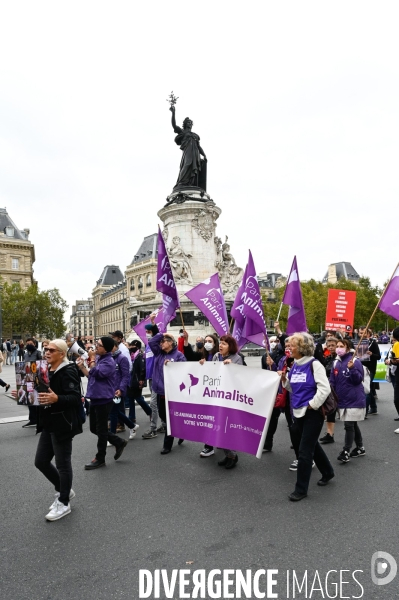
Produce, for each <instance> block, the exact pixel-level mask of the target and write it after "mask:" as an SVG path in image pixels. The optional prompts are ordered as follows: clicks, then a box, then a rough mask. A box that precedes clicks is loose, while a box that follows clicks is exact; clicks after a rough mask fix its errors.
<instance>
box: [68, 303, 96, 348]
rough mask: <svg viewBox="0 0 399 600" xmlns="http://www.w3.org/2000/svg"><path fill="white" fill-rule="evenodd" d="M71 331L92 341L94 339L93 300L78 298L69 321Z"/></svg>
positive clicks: (75, 335) (76, 335)
mask: <svg viewBox="0 0 399 600" xmlns="http://www.w3.org/2000/svg"><path fill="white" fill-rule="evenodd" d="M69 331H70V333H72V334H73V335H74V337H78V335H80V336H81V337H82V338H83V339H84V340H87V341H88V342H92V341H93V339H94V320H93V300H92V299H91V298H89V299H88V300H76V303H75V304H74V305H73V306H72V314H71V318H70V321H69Z"/></svg>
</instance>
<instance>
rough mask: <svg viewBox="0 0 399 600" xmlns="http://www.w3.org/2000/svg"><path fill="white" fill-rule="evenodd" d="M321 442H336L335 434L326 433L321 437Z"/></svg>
mask: <svg viewBox="0 0 399 600" xmlns="http://www.w3.org/2000/svg"><path fill="white" fill-rule="evenodd" d="M319 442H320V443H321V444H333V443H334V442H335V440H334V436H333V435H330V434H329V433H326V435H324V436H323V437H321V438H320V439H319Z"/></svg>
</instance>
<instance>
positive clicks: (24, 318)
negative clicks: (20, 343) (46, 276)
mask: <svg viewBox="0 0 399 600" xmlns="http://www.w3.org/2000/svg"><path fill="white" fill-rule="evenodd" d="M1 306H2V310H3V337H14V336H22V337H26V336H27V335H37V336H40V337H47V338H50V339H54V338H57V337H60V336H61V335H62V334H63V333H64V332H65V323H64V313H65V311H66V309H67V307H68V304H67V303H66V301H65V300H64V299H63V298H62V297H61V294H60V292H59V290H57V289H56V288H54V289H51V290H44V291H42V292H41V291H40V290H39V288H38V286H37V285H35V284H34V285H31V286H30V287H28V288H27V289H26V290H24V289H22V288H21V286H20V285H19V283H13V284H12V285H10V284H9V283H4V284H3V290H2V292H1Z"/></svg>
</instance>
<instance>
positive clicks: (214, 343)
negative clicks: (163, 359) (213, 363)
mask: <svg viewBox="0 0 399 600" xmlns="http://www.w3.org/2000/svg"><path fill="white" fill-rule="evenodd" d="M183 337H184V347H183V352H184V356H185V357H186V360H188V361H197V360H198V361H202V364H203V363H204V362H206V361H208V360H213V357H214V356H215V354H216V353H217V352H219V339H218V337H217V336H216V335H215V334H213V333H210V334H209V335H207V336H206V337H205V343H204V344H203V346H201V347H200V348H199V352H197V351H195V350H193V348H192V346H191V345H190V344H189V343H188V333H187V331H186V330H184V331H183ZM198 347H199V346H198V343H197V348H198Z"/></svg>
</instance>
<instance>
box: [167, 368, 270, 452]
mask: <svg viewBox="0 0 399 600" xmlns="http://www.w3.org/2000/svg"><path fill="white" fill-rule="evenodd" d="M164 376H165V393H166V417H167V426H168V433H169V435H173V436H175V437H179V438H182V439H185V440H189V441H193V442H203V443H206V444H209V445H211V446H217V447H219V448H227V449H231V450H237V451H241V452H247V453H248V454H253V455H255V456H256V457H257V458H260V457H261V456H262V450H263V445H264V441H265V438H266V432H267V429H268V426H269V419H270V415H271V413H272V410H273V407H274V402H275V399H276V394H277V390H278V385H279V382H280V377H279V376H278V375H277V373H275V372H274V371H266V370H262V369H258V368H251V367H244V366H240V365H234V364H228V365H225V364H223V363H222V362H206V363H205V364H203V365H201V364H200V363H198V362H179V363H175V362H169V363H167V365H166V366H165V368H164Z"/></svg>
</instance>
